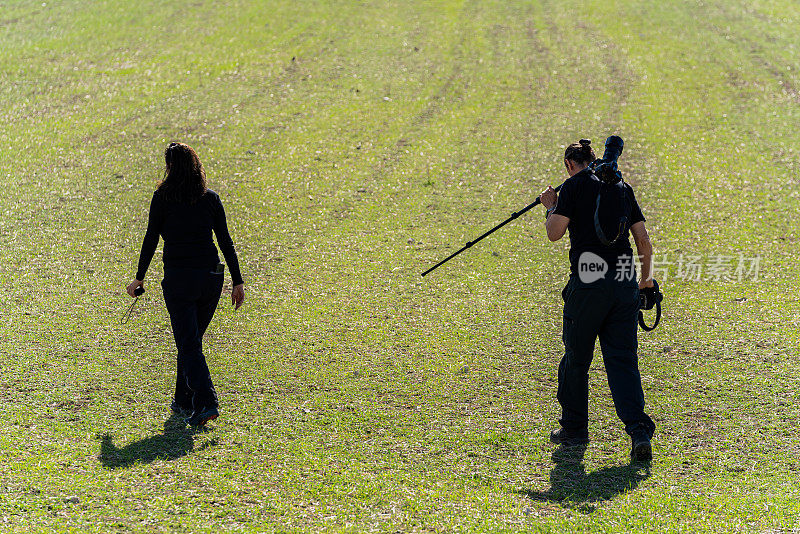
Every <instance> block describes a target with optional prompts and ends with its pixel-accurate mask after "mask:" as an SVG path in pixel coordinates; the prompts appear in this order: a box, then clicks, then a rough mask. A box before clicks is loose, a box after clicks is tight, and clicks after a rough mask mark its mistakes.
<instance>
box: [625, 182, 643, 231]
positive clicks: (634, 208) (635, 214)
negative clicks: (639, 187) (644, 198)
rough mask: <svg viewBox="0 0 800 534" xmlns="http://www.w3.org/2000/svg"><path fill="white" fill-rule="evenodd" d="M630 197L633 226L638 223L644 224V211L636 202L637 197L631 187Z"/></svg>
mask: <svg viewBox="0 0 800 534" xmlns="http://www.w3.org/2000/svg"><path fill="white" fill-rule="evenodd" d="M626 185H627V184H626ZM628 195H629V200H630V203H631V226H633V225H634V224H636V223H637V222H644V221H645V218H644V214H643V213H642V209H641V208H640V207H639V203H638V202H636V196H635V195H634V194H633V188H632V187H631V186H629V185H628Z"/></svg>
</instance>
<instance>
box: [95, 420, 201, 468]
mask: <svg viewBox="0 0 800 534" xmlns="http://www.w3.org/2000/svg"><path fill="white" fill-rule="evenodd" d="M193 433H194V432H193V431H192V430H190V429H189V428H187V427H186V425H185V424H184V421H183V418H182V417H180V416H178V415H174V414H173V415H171V416H170V417H169V419H167V420H166V421H164V431H163V432H162V433H161V434H156V435H154V436H150V437H149V438H144V439H140V440H139V441H134V442H133V443H130V444H128V445H125V446H124V447H122V448H118V447H117V446H116V445H114V441H113V437H112V436H111V434H109V433H106V434H104V435H102V436H101V437H100V462H101V463H102V464H103V466H104V467H106V468H107V469H119V468H125V467H130V466H132V465H134V464H137V463H142V464H148V463H150V462H152V461H154V460H174V459H176V458H180V457H181V456H186V455H187V454H188V453H189V452H191V451H192V450H194V439H193V437H192V436H193ZM214 444H215V442H214V441H213V440H212V441H210V442H206V443H204V444H203V445H202V446H201V447H200V448H199V449H198V450H202V449H204V448H206V447H208V446H209V445H214Z"/></svg>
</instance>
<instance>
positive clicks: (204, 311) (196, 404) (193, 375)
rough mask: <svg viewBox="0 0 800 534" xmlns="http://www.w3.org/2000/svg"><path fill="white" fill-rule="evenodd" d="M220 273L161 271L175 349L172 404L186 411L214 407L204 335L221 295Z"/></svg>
mask: <svg viewBox="0 0 800 534" xmlns="http://www.w3.org/2000/svg"><path fill="white" fill-rule="evenodd" d="M222 280H223V275H222V273H214V272H211V270H210V269H188V268H169V269H164V280H163V281H162V282H161V287H162V288H163V290H164V301H165V302H166V304H167V311H168V312H169V320H170V323H172V333H173V335H174V336H175V345H176V347H177V348H178V374H177V379H176V381H175V400H176V401H177V402H178V404H180V405H181V406H183V407H185V408H193V409H197V410H199V409H201V408H203V407H208V406H214V407H216V406H217V392H216V391H215V390H214V384H213V383H212V382H211V373H210V372H209V370H208V365H206V358H205V356H204V355H203V334H205V331H206V329H207V328H208V324H209V323H210V322H211V318H212V317H213V316H214V311H216V309H217V303H218V302H219V297H220V294H221V293H222Z"/></svg>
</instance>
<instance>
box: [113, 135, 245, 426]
mask: <svg viewBox="0 0 800 534" xmlns="http://www.w3.org/2000/svg"><path fill="white" fill-rule="evenodd" d="M164 159H165V161H166V169H165V178H164V180H163V181H162V182H161V183H160V184H159V186H158V189H157V190H156V192H155V193H153V200H152V202H151V203H150V216H149V219H148V223H147V233H146V234H145V236H144V242H143V243H142V251H141V254H140V255H139V267H138V271H137V272H136V279H135V280H134V281H133V282H131V283H130V284H129V285H128V288H127V291H128V294H129V295H130V296H132V297H133V296H135V293H134V292H135V291H136V289H137V288H139V287H142V288H143V287H144V283H143V280H144V276H145V273H146V272H147V268H148V266H149V265H150V261H151V260H152V259H153V254H154V253H155V250H156V246H157V245H158V237H159V235H161V236H162V237H163V238H164V255H163V259H164V280H163V281H162V282H161V286H162V288H163V290H164V301H165V302H166V305H167V311H168V312H169V318H170V322H171V323H172V332H173V334H174V336H175V345H176V346H177V348H178V373H177V380H176V383H175V398H174V399H173V401H172V407H171V408H172V411H173V412H174V413H176V414H188V415H189V416H188V417H187V418H186V422H187V423H188V424H190V425H192V426H203V425H205V424H206V423H207V422H208V421H211V420H212V419H216V418H217V416H219V411H218V403H217V393H216V391H215V390H214V384H213V383H212V382H211V374H210V373H209V370H208V365H206V359H205V356H203V334H204V333H205V331H206V328H208V324H209V323H210V322H211V318H212V317H213V316H214V311H215V310H216V308H217V302H218V301H219V297H220V294H221V293H222V279H223V271H224V268H223V264H221V263H220V262H219V256H218V255H217V249H216V247H215V246H214V242H213V241H212V239H211V232H212V230H213V232H214V234H215V235H216V237H217V243H218V244H219V247H220V249H221V250H222V254H223V255H224V256H225V261H226V262H227V263H228V268H229V269H230V271H231V278H232V279H233V292H232V294H231V302H232V304H233V305H234V306H236V309H239V307H240V306H241V305H242V302H244V283H243V281H242V275H241V273H240V271H239V260H238V258H237V257H236V250H235V249H234V247H233V241H232V240H231V236H230V234H229V233H228V225H227V223H226V221H225V210H224V209H223V208H222V202H221V201H220V198H219V195H217V194H216V193H215V192H214V191H211V190H210V189H208V188H207V186H206V175H205V170H203V165H202V163H200V158H198V157H197V153H196V152H195V151H194V150H193V149H192V147H190V146H189V145H186V144H183V143H170V145H169V146H168V147H167V149H166V150H165V151H164Z"/></svg>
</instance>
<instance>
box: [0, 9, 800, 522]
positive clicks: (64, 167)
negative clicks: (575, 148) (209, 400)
mask: <svg viewBox="0 0 800 534" xmlns="http://www.w3.org/2000/svg"><path fill="white" fill-rule="evenodd" d="M799 22H800V4H798V3H797V2H794V1H791V0H754V1H747V2H745V1H744V0H704V1H702V2H700V1H689V0H669V1H663V2H649V1H645V0H603V1H600V0H587V1H584V2H569V3H563V2H555V1H553V0H541V1H529V2H517V1H503V0H495V1H492V0H485V1H453V0H442V1H437V2H416V1H405V2H393V1H386V2H373V1H356V0H352V1H330V2H324V1H308V2H289V1H283V0H271V1H264V2H258V1H251V2H248V1H244V0H224V1H217V2H203V1H196V2H186V3H184V2H154V1H146V0H137V1H128V2H112V1H105V2H104V1H92V2H77V1H74V0H64V1H60V2H52V1H49V0H48V1H47V2H40V1H37V2H30V1H17V0H10V1H9V0H0V184H1V185H2V188H3V194H2V196H1V197H0V209H2V212H3V217H2V219H0V259H2V268H0V281H2V287H3V292H2V293H0V302H2V310H3V311H2V313H0V321H1V322H2V326H1V327H0V366H1V368H2V373H0V395H1V396H2V401H3V402H2V405H1V406H2V408H0V409H1V410H2V411H0V447H1V448H2V452H3V460H2V462H0V482H2V485H1V486H0V528H2V530H4V531H60V532H68V531H96V532H108V531H118V532H128V531H134V532H149V531H157V532H160V531H164V532H167V531H187V530H188V531H208V532H210V531H237V530H244V531H302V530H314V531H318V530H330V531H509V532H510V531H537V532H567V531H597V532H763V533H766V532H769V533H778V532H783V533H788V532H793V531H799V530H800V476H798V470H799V469H800V430H798V421H800V370H798V369H799V368H800V352H799V351H798V349H799V348H800V347H799V345H798V342H799V341H800V305H799V299H798V293H797V288H798V283H797V279H798V274H800V268H799V267H798V264H799V263H800V254H799V253H798V226H799V225H798V220H797V213H798V209H800V179H798V176H799V174H798V172H800V167H799V166H798V163H797V162H798V156H800V135H798V129H797V125H798V124H800V60H798V52H800V34H798V32H797V24H798V23H799ZM612 133H617V134H619V135H621V136H622V137H623V138H624V139H625V141H626V148H625V152H624V153H623V155H622V158H621V160H620V161H621V167H622V170H623V172H624V173H625V176H626V178H627V180H628V181H629V183H631V184H632V185H633V186H634V188H635V189H636V191H637V197H638V199H639V202H640V204H641V206H642V209H643V210H644V213H645V216H646V217H647V218H648V223H647V224H648V228H649V230H650V233H651V236H652V238H653V242H654V246H655V249H656V254H657V255H661V257H662V258H665V259H667V260H669V261H672V262H675V265H673V266H672V267H671V270H670V271H669V272H668V276H667V277H666V279H664V276H662V281H663V283H662V286H663V288H664V290H665V294H666V302H665V306H666V307H665V316H664V319H663V323H662V326H660V327H659V328H658V329H657V330H656V331H654V332H652V333H648V334H645V333H642V334H641V335H640V366H641V370H642V376H643V384H644V388H645V395H646V400H647V403H648V410H649V412H650V413H651V414H652V416H653V418H654V419H655V421H656V423H657V425H658V430H657V434H656V436H655V438H654V442H653V443H654V454H655V459H654V461H653V462H652V465H651V466H650V467H649V468H645V467H642V466H637V465H629V459H628V451H629V440H628V438H627V436H626V435H625V434H624V432H623V428H622V424H621V423H620V422H619V421H618V420H617V419H616V416H615V414H614V410H613V406H612V404H611V400H610V395H609V394H608V387H607V385H606V383H605V372H604V371H603V368H602V363H601V360H600V358H599V353H598V358H597V361H596V362H595V364H594V366H593V370H592V373H591V386H590V387H591V399H590V402H591V406H592V421H591V423H590V433H591V437H592V442H591V444H590V445H589V448H588V450H587V451H586V455H585V458H584V459H583V461H582V462H579V461H576V460H574V459H572V461H566V462H565V461H562V459H561V458H559V457H558V456H556V457H555V458H554V457H553V453H554V447H552V446H551V445H550V444H549V443H548V440H547V434H548V432H549V431H550V430H551V429H552V428H554V426H555V425H556V419H557V417H558V406H557V403H556V401H555V389H556V369H557V364H558V360H559V358H560V356H561V351H562V344H561V338H560V332H561V304H562V303H561V299H560V290H561V288H562V287H563V285H564V284H565V282H566V279H567V270H568V267H567V265H568V263H567V247H568V244H567V243H566V242H564V241H562V242H559V243H557V244H556V245H553V244H551V243H549V242H548V241H547V240H546V238H545V236H544V231H543V228H542V224H541V223H542V218H543V217H542V213H541V211H539V210H534V211H532V212H530V213H529V214H528V215H526V217H525V218H524V219H522V220H520V221H517V222H515V223H514V224H512V225H509V226H508V227H506V228H505V229H503V230H502V231H501V232H499V233H496V234H494V235H493V236H492V237H491V238H489V239H488V240H486V241H484V242H482V243H481V244H480V245H477V246H475V247H474V248H472V249H471V250H470V251H468V252H467V253H465V254H463V255H461V256H459V257H458V258H457V259H455V260H453V261H452V262H450V263H448V264H447V265H446V266H444V267H442V268H440V269H439V270H437V271H435V272H434V273H433V274H431V275H429V276H427V277H425V278H421V277H420V276H419V273H420V272H421V271H423V270H424V269H426V268H427V267H429V266H431V265H432V264H433V263H435V262H436V261H438V260H439V259H441V258H443V257H445V256H446V255H448V254H450V253H451V252H453V251H454V250H456V248H458V247H460V246H461V245H463V243H464V242H465V241H467V240H468V239H471V238H473V237H475V236H477V235H479V234H480V233H482V232H483V231H484V230H486V229H488V228H490V227H491V226H493V225H494V224H496V223H498V222H500V221H502V220H503V219H505V218H506V217H507V216H508V215H509V214H510V213H511V212H512V211H514V210H516V209H519V208H521V207H523V206H525V205H527V204H528V203H529V202H530V201H531V200H532V199H533V198H535V196H536V195H537V194H538V193H539V192H540V191H541V190H542V189H543V188H544V187H545V186H546V185H547V184H552V185H556V184H558V183H560V182H561V181H562V180H563V179H564V178H565V174H564V172H563V168H562V162H561V156H562V154H563V147H564V146H565V145H566V144H567V143H570V142H573V141H576V140H577V139H578V138H580V137H590V138H592V139H593V140H594V142H595V144H596V145H600V144H601V142H602V140H603V139H604V138H605V137H606V136H607V135H609V134H612ZM172 140H181V141H184V142H187V143H189V144H191V145H192V146H194V147H195V148H196V149H197V150H198V152H199V154H200V157H201V158H202V159H203V162H204V164H205V167H206V170H207V173H208V177H209V183H210V186H211V187H212V188H213V189H214V190H216V191H217V192H219V193H220V195H221V197H222V199H223V202H224V203H225V206H226V210H227V213H228V217H229V221H230V226H231V231H232V235H233V238H234V241H235V242H236V245H237V249H238V251H239V254H240V260H241V262H242V266H243V275H244V278H245V282H246V288H247V291H248V293H247V301H246V303H245V307H244V308H242V309H241V310H239V311H238V312H236V313H233V311H232V309H231V308H230V305H229V301H227V304H226V305H225V306H222V304H221V305H220V308H219V310H218V312H217V315H216V317H215V320H214V322H213V323H212V326H211V330H210V332H209V334H208V335H207V336H206V339H205V347H206V354H207V357H208V360H209V365H210V367H211V370H212V376H213V377H214V379H215V382H216V385H217V390H218V392H219V394H220V398H221V403H222V410H223V413H222V417H220V418H219V419H218V420H217V421H215V422H214V423H213V424H212V425H210V429H209V430H208V431H206V432H202V433H197V434H192V433H190V432H189V431H188V430H185V429H183V428H182V427H181V426H180V425H178V424H177V421H176V420H175V419H168V415H169V410H168V406H169V399H170V396H171V393H172V386H173V384H174V358H175V356H174V344H173V340H172V335H171V332H170V329H169V320H168V316H167V313H166V310H165V308H164V305H163V299H162V295H161V290H160V286H159V285H158V282H159V281H160V278H161V272H162V266H161V261H160V256H159V255H158V254H157V256H156V259H155V260H154V262H153V266H152V267H151V270H150V272H149V273H148V276H147V279H146V280H145V287H146V288H147V293H146V294H145V296H144V297H143V298H142V300H141V302H140V303H139V305H138V307H137V308H135V310H134V318H133V319H132V320H131V321H130V322H129V323H128V324H126V325H120V317H121V316H122V314H123V312H124V311H125V309H126V307H127V306H128V305H129V303H130V299H129V297H127V295H125V293H124V286H125V285H126V284H127V283H128V282H130V280H131V279H132V277H133V275H134V272H135V263H136V259H137V256H138V252H139V247H140V245H141V239H142V237H143V234H144V229H145V225H146V217H147V209H148V203H149V198H150V195H151V193H152V190H153V188H154V185H155V182H156V180H157V179H158V178H159V176H160V172H161V163H162V156H161V153H162V151H163V149H164V146H165V144H166V143H168V142H169V141H172ZM681 254H683V255H684V257H689V256H699V257H700V258H701V259H702V261H703V262H706V263H707V262H708V261H710V260H711V258H715V257H718V256H719V255H729V256H734V257H738V255H739V254H744V255H746V256H755V255H759V256H760V258H761V261H760V271H759V277H758V280H757V281H753V280H751V279H750V278H751V277H745V279H744V280H741V281H739V280H733V281H725V280H719V281H716V280H705V279H704V278H706V276H705V275H706V274H707V273H702V275H703V276H701V280H689V279H685V278H686V277H680V276H679V273H678V272H677V268H678V266H677V261H678V258H679V257H680V255H681ZM226 291H227V292H229V291H230V286H229V284H228V285H226ZM221 302H222V303H226V301H225V300H224V299H223V301H221Z"/></svg>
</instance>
